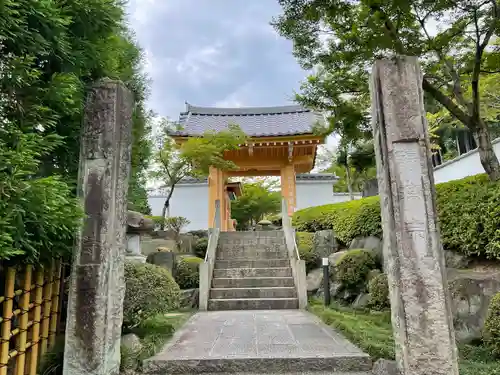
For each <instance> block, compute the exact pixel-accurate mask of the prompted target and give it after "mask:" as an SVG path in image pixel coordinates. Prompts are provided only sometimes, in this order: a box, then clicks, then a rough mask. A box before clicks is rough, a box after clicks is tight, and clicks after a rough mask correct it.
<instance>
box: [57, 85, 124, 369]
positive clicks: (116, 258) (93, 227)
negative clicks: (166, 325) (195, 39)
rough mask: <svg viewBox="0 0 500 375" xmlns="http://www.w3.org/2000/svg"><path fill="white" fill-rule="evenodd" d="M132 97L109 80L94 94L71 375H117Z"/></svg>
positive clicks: (72, 303)
mask: <svg viewBox="0 0 500 375" xmlns="http://www.w3.org/2000/svg"><path fill="white" fill-rule="evenodd" d="M131 129H132V96H131V94H130V92H129V91H128V90H127V89H126V88H125V87H124V86H123V84H122V83H120V82H115V81H110V80H103V81H100V82H98V83H97V84H95V85H94V86H93V88H92V90H91V91H90V93H89V97H88V101H87V105H86V108H85V118H84V124H83V137H82V141H81V154H80V173H79V189H78V193H79V196H80V197H81V199H82V203H83V206H84V210H85V214H86V216H85V219H84V222H83V227H82V231H81V233H80V235H79V239H78V241H77V244H76V249H75V256H74V260H73V270H72V275H71V286H70V295H69V306H68V318H67V324H66V345H65V351H64V366H63V373H64V375H81V374H85V375H118V373H119V367H120V336H121V328H122V317H123V312H122V309H123V298H124V294H125V280H124V275H123V264H124V257H125V246H126V237H125V231H126V225H127V190H128V180H129V174H130V149H131Z"/></svg>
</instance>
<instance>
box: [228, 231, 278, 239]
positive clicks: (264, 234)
mask: <svg viewBox="0 0 500 375" xmlns="http://www.w3.org/2000/svg"><path fill="white" fill-rule="evenodd" d="M284 236H285V233H284V232H283V231H282V230H266V231H250V230H247V231H236V232H220V235H219V237H220V238H248V237H278V238H279V237H284Z"/></svg>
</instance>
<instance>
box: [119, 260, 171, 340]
mask: <svg viewBox="0 0 500 375" xmlns="http://www.w3.org/2000/svg"><path fill="white" fill-rule="evenodd" d="M125 282H126V292H125V300H124V302H123V327H124V329H126V330H127V329H128V330H130V329H133V328H134V327H137V326H138V325H139V324H140V323H141V322H142V321H144V320H147V319H149V318H151V317H153V316H155V315H157V314H165V313H167V312H169V311H172V310H175V309H177V308H178V307H179V303H180V292H179V286H178V285H177V283H176V282H175V281H174V279H173V277H172V275H171V274H170V272H169V271H168V270H167V269H165V268H162V267H158V266H155V265H152V264H147V263H146V264H137V263H125Z"/></svg>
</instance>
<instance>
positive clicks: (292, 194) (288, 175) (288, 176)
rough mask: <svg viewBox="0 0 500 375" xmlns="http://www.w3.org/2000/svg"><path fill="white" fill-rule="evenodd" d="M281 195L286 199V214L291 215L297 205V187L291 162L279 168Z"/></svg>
mask: <svg viewBox="0 0 500 375" xmlns="http://www.w3.org/2000/svg"><path fill="white" fill-rule="evenodd" d="M281 195H282V196H283V197H284V198H286V200H287V203H288V216H290V217H291V216H293V213H294V212H295V208H296V207H297V187H296V181H295V167H294V165H293V164H287V165H285V166H284V167H283V168H282V169H281Z"/></svg>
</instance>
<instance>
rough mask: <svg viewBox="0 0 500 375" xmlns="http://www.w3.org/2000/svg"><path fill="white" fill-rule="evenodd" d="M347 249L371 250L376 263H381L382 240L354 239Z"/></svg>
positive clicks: (369, 237) (376, 238)
mask: <svg viewBox="0 0 500 375" xmlns="http://www.w3.org/2000/svg"><path fill="white" fill-rule="evenodd" d="M349 249H351V250H352V249H364V250H371V251H373V252H374V253H375V255H376V257H377V259H378V261H380V262H382V261H383V253H382V240H381V239H380V238H378V237H375V236H368V237H356V238H354V239H353V240H352V241H351V244H350V246H349Z"/></svg>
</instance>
